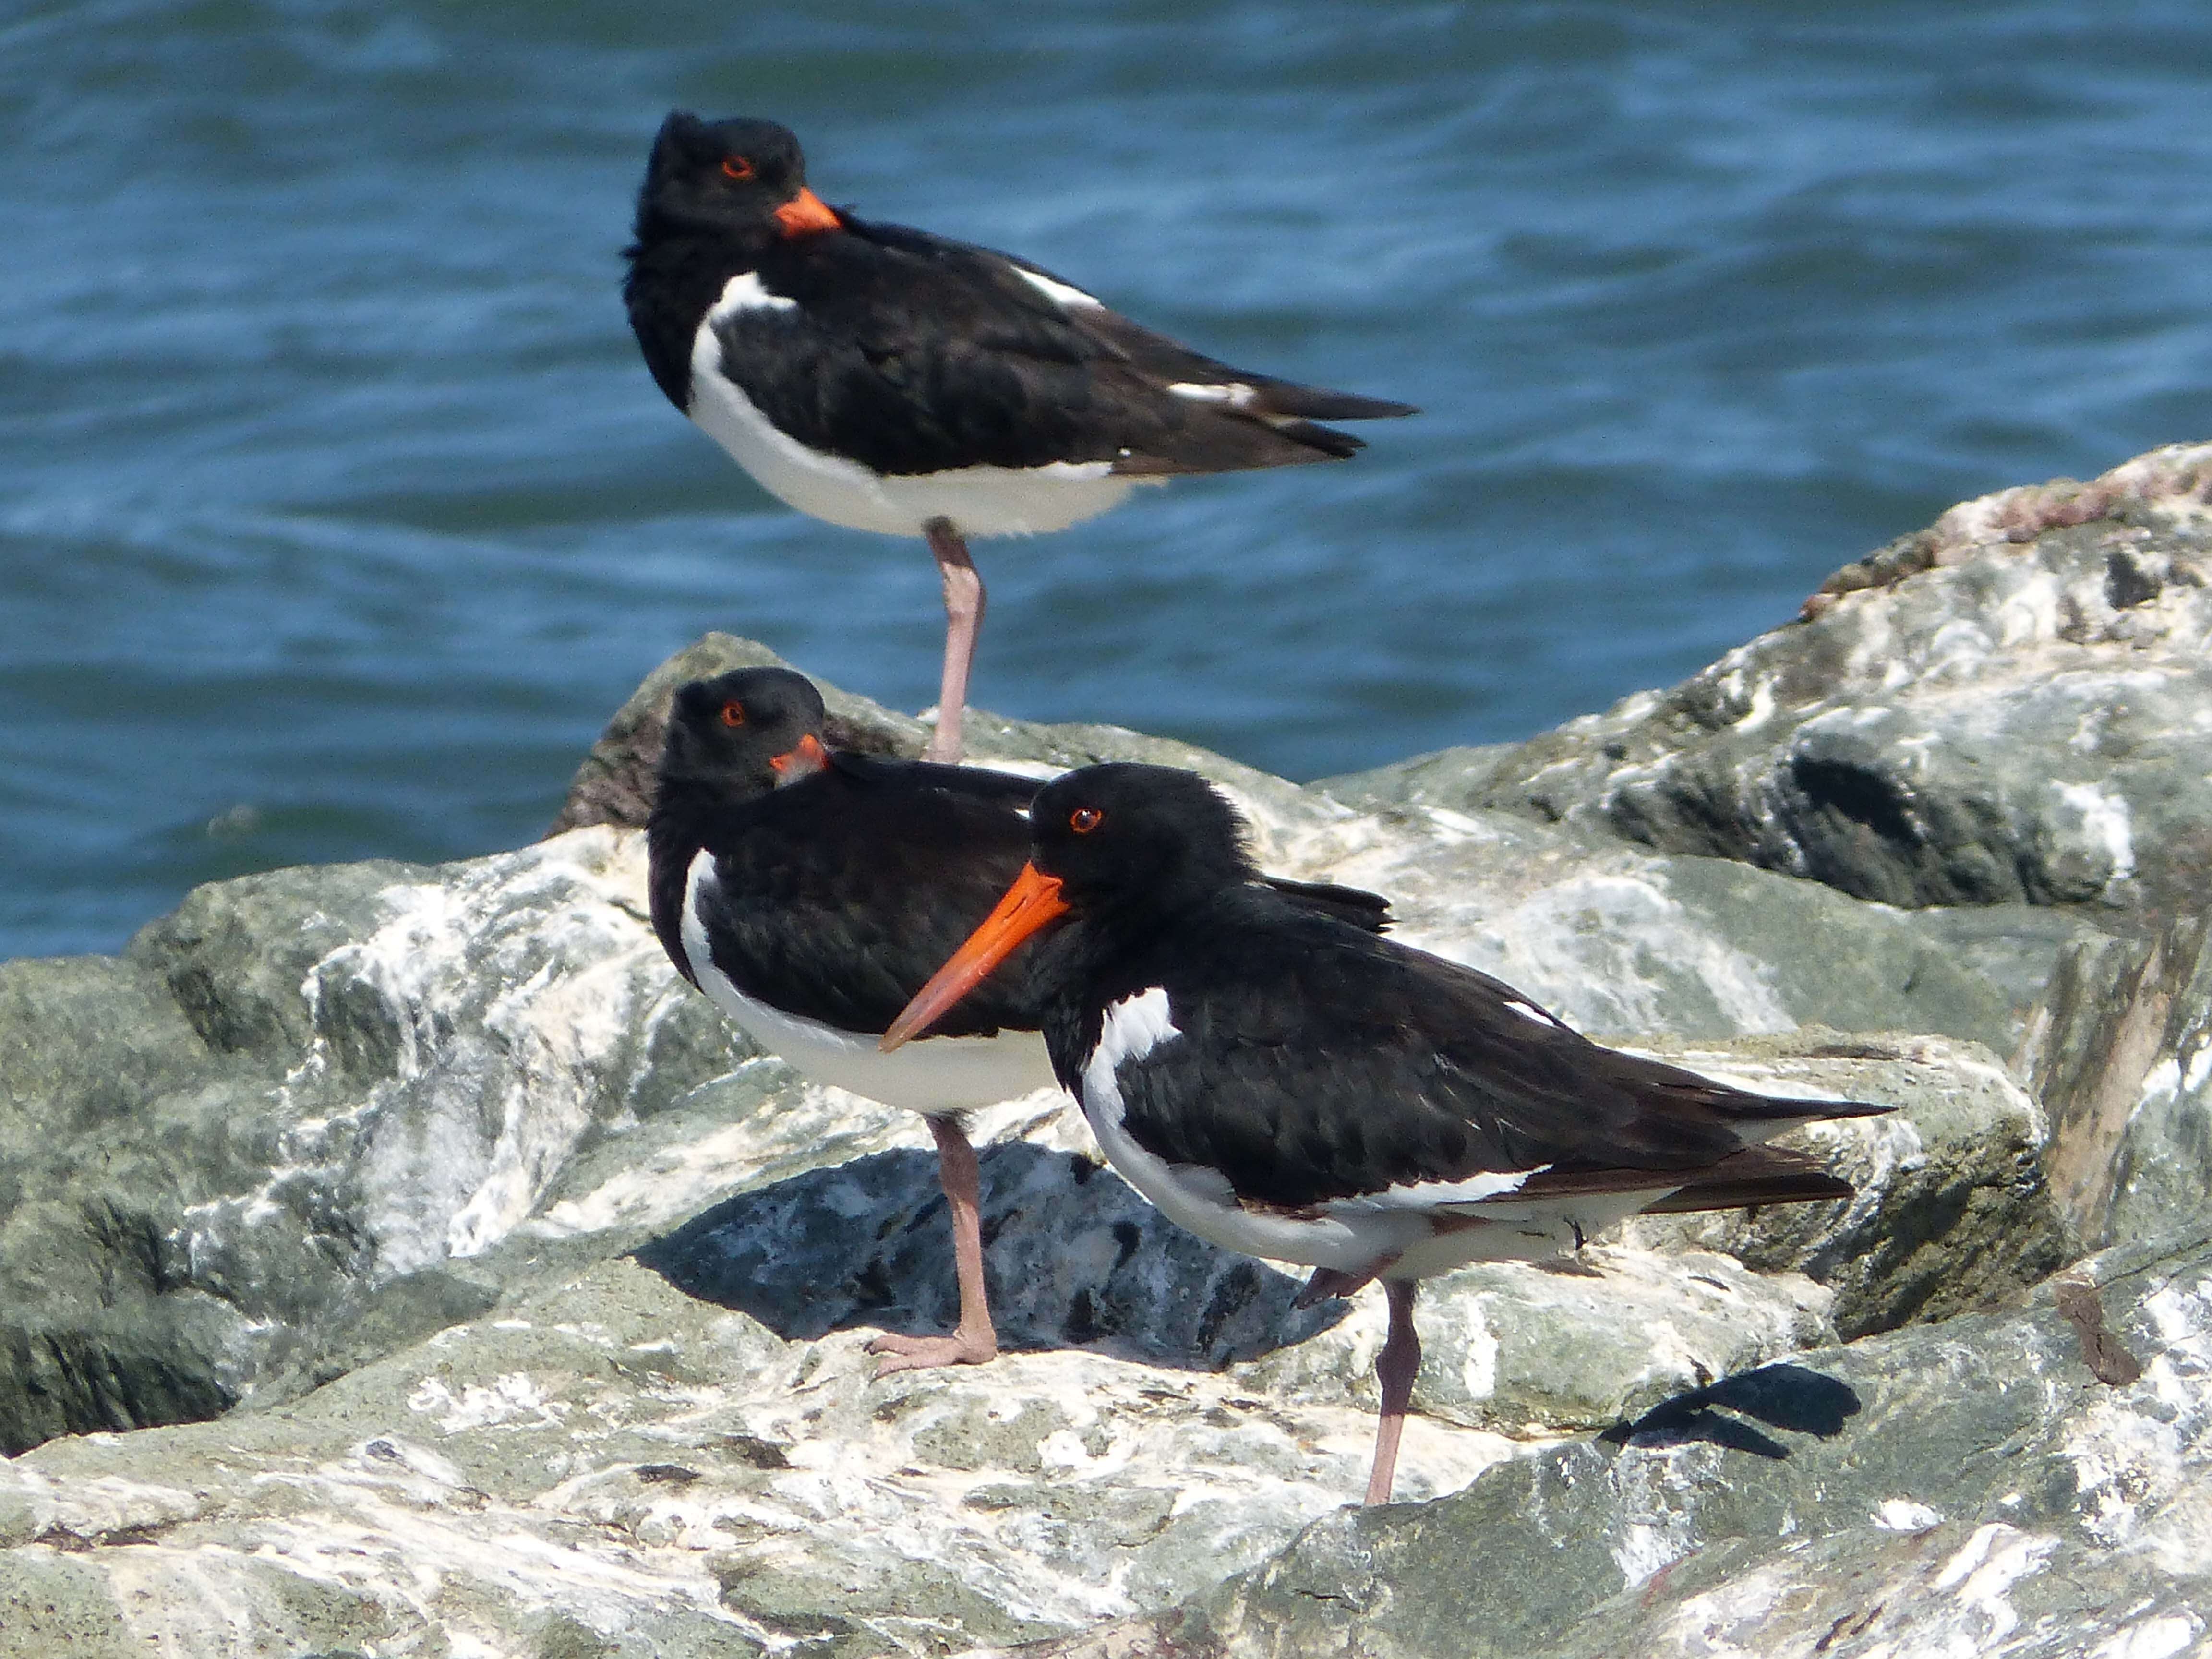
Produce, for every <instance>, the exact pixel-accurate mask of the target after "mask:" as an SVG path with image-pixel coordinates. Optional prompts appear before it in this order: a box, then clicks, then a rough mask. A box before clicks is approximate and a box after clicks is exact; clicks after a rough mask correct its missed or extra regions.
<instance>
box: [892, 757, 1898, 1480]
mask: <svg viewBox="0 0 2212 1659" xmlns="http://www.w3.org/2000/svg"><path fill="white" fill-rule="evenodd" d="M1030 836H1031V850H1030V864H1029V865H1028V866H1026V867H1025V868H1024V870H1023V872H1021V873H1020V874H1019V875H1018V877H1017V878H1015V880H1014V882H1013V884H1012V885H1011V886H1010V887H1009V889H1008V890H1007V893H1006V896H1005V897H1004V898H1003V899H1002V900H1001V901H1000V903H999V905H998V906H997V908H995V909H994V911H993V913H992V915H990V917H988V918H987V920H986V921H984V923H983V924H982V926H981V927H979V928H978V929H977V931H976V932H975V934H973V935H972V936H971V937H970V939H969V942H968V943H967V944H966V945H963V946H962V947H961V949H960V950H959V951H957V952H956V953H955V954H954V955H953V957H951V959H949V960H948V962H947V963H946V964H945V967H944V968H942V969H939V971H938V973H937V974H936V975H933V977H932V979H931V981H930V983H929V984H928V985H927V987H924V988H923V990H922V992H921V994H920V995H919V996H917V997H916V998H915V1000H914V1001H913V1002H912V1003H911V1004H909V1005H908V1007H907V1009H906V1010H905V1011H904V1012H902V1013H901V1014H900V1016H899V1018H897V1019H896V1021H895V1022H893V1024H892V1025H891V1027H890V1031H889V1032H888V1033H887V1034H886V1036H885V1039H884V1042H885V1046H886V1047H889V1048H896V1045H897V1044H898V1043H900V1042H903V1041H904V1040H905V1039H906V1038H907V1037H908V1036H911V1035H914V1034H915V1033H918V1032H921V1031H924V1030H928V1029H930V1024H931V1022H932V1021H933V1019H934V1018H937V1017H938V1015H939V1014H940V1013H942V1012H947V1011H949V1010H951V1009H954V1008H957V1006H958V1000H959V998H960V997H961V996H962V994H963V991H964V989H965V987H969V986H971V985H973V984H975V982H976V981H977V980H978V978H979V976H980V975H985V974H987V973H988V972H989V971H990V969H991V967H992V964H993V963H994V962H995V961H999V960H1001V959H1003V958H1004V957H1006V955H1007V954H1008V953H1009V952H1010V951H1015V950H1018V949H1020V948H1022V946H1023V945H1024V941H1025V940H1026V939H1029V938H1030V936H1031V935H1032V934H1033V933H1035V932H1036V931H1037V930H1038V929H1039V928H1041V927H1056V928H1057V932H1056V933H1055V934H1054V937H1053V939H1052V943H1051V945H1050V948H1049V951H1048V953H1047V954H1046V955H1044V956H1043V957H1040V958H1038V959H1036V962H1035V963H1034V964H1033V971H1034V972H1035V973H1036V975H1039V976H1040V977H1041V978H1042V981H1043V982H1044V984H1045V987H1046V994H1045V1008H1044V1036H1045V1046H1046V1048H1047V1049H1048V1051H1049V1053H1050V1055H1051V1058H1052V1065H1053V1070H1054V1074H1055V1075H1056V1076H1058V1078H1059V1079H1060V1082H1061V1083H1062V1084H1063V1085H1065V1086H1066V1087H1067V1088H1068V1089H1069V1090H1071V1091H1073V1092H1074V1094H1075V1096H1076V1097H1077V1098H1078V1099H1079V1101H1081V1103H1082V1104H1083V1110H1084V1115H1085V1117H1086V1118H1087V1119H1088V1120H1089V1121H1090V1123H1091V1128H1092V1130H1093V1132H1094V1133H1096V1134H1097V1136H1098V1139H1099V1143H1100V1145H1101V1146H1103V1148H1104V1149H1105V1151H1106V1152H1107V1155H1108V1156H1109V1158H1111V1159H1112V1160H1113V1162H1114V1164H1115V1167H1116V1168H1117V1169H1119V1170H1121V1173H1122V1174H1123V1175H1124V1176H1127V1178H1128V1180H1129V1181H1130V1182H1131V1184H1132V1185H1133V1186H1135V1187H1136V1188H1138V1190H1139V1191H1140V1192H1142V1193H1143V1194H1145V1195H1146V1197H1147V1198H1150V1199H1151V1200H1152V1201H1153V1202H1154V1203H1155V1204H1158V1206H1160V1207H1161V1208H1162V1209H1163V1210H1164V1211H1166V1212H1168V1213H1169V1214H1170V1216H1172V1217H1173V1218H1175V1219H1176V1220H1177V1221H1179V1222H1181V1223H1182V1225H1185V1226H1187V1227H1188V1228H1190V1229H1191V1230H1192V1231H1194V1232H1197V1233H1199V1234H1200V1235H1201V1236H1202V1237H1206V1238H1209V1239H1212V1241H1214V1242H1215V1243H1219V1244H1224V1245H1226V1246H1228V1247H1229V1248H1231V1249H1240V1250H1244V1251H1247V1252H1249V1253H1250V1254H1252V1255H1266V1256H1272V1257H1275V1258H1277V1259H1279V1260H1283V1261H1304V1262H1309V1263H1311V1264H1313V1266H1314V1268H1315V1273H1314V1275H1313V1278H1312V1279H1311V1280H1310V1282H1309V1284H1308V1285H1307V1291H1306V1297H1307V1298H1308V1299H1310V1298H1312V1297H1317V1296H1330V1295H1343V1294H1346V1293H1348V1292H1350V1291H1354V1290H1357V1289H1358V1288H1359V1287H1360V1286H1361V1285H1364V1284H1366V1283H1367V1282H1368V1281H1369V1280H1370V1279H1381V1280H1382V1281H1383V1290H1384V1292H1385V1295H1386V1297H1387V1298H1388V1301H1389V1319H1390V1323H1389V1335H1388V1336H1387V1338H1386V1340H1385V1341H1384V1343H1383V1350H1382V1352H1381V1354H1380V1355H1379V1356H1378V1358H1377V1359H1376V1375H1377V1376H1378V1378H1379V1379H1380V1381H1381V1383H1382V1389H1383V1411H1382V1414H1381V1419H1380V1421H1379V1424H1378V1426H1377V1430H1376V1449H1375V1462H1374V1466H1373V1468H1372V1471H1371V1473H1370V1477H1369V1480H1368V1486H1367V1499H1368V1501H1369V1502H1370V1503H1379V1502H1382V1501H1384V1500H1385V1499H1387V1498H1389V1494H1390V1490H1391V1480H1392V1474H1393V1471H1394V1469H1395V1465H1396V1459H1397V1449H1398V1442H1399V1437H1400V1434H1401V1430H1402V1428H1403V1425H1404V1419H1405V1415H1406V1411H1407V1403H1408V1401H1410V1399H1411V1397H1412V1391H1413V1378H1414V1376H1415V1374H1416V1372H1417V1371H1418V1370H1419V1364H1420V1342H1419V1337H1418V1336H1417V1334H1416V1333H1415V1331H1414V1328H1413V1286H1414V1285H1415V1283H1416V1282H1417V1281H1418V1280H1419V1279H1421V1278H1423V1277H1425V1276H1426V1275H1428V1274H1431V1273H1440V1272H1443V1271H1445V1270H1446V1269H1448V1268H1450V1267H1457V1266H1459V1265H1462V1263H1465V1262H1468V1261H1501V1260H1513V1259H1516V1258H1517V1259H1533V1258H1540V1257H1543V1256H1547V1255H1557V1254H1559V1253H1561V1252H1564V1251H1569V1250H1573V1249H1579V1248H1580V1247H1581V1245H1582V1244H1583V1243H1584V1242H1585V1240H1586V1239H1587V1237H1588V1236H1589V1232H1590V1231H1594V1230H1595V1229H1597V1228H1601V1227H1603V1226H1606V1225H1610V1224H1611V1223H1613V1222H1614V1221H1617V1220H1619V1219H1620V1218H1624V1217H1626V1216H1628V1215H1631V1214H1633V1213H1635V1212H1638V1211H1639V1210H1662V1211H1682V1210H1693V1209H1720V1208H1735V1207H1736V1206H1742V1205H1753V1204H1775V1203H1789V1202H1796V1201H1801V1200H1820V1199H1839V1198H1848V1197H1849V1196H1850V1192H1851V1188H1850V1184H1849V1183H1848V1182H1844V1181H1841V1180H1838V1179H1837V1178H1836V1177H1835V1176H1831V1175H1829V1174H1828V1173H1827V1172H1826V1170H1823V1169H1822V1168H1821V1167H1820V1164H1819V1162H1818V1160H1816V1159H1814V1158H1810V1157H1808V1156H1807V1155H1806V1154H1804V1153H1802V1152H1792V1151H1790V1150H1787V1149H1784V1148H1777V1147H1770V1146H1763V1145H1760V1144H1759V1143H1761V1142H1763V1141H1764V1140H1765V1139H1766V1138H1767V1137H1768V1136H1770V1135H1772V1134H1774V1133H1778V1132H1779V1131H1781V1130H1783V1129H1785V1128H1788V1127H1791V1126H1792V1125H1794V1124H1797V1123H1802V1122H1807V1121H1812V1120H1814V1119H1820V1118H1841V1117H1859V1116H1866V1115H1872V1114H1875V1113H1878V1112H1881V1111H1885V1110H1887V1108H1885V1107H1881V1106H1872V1105H1866V1104H1862V1103H1857V1102H1852V1101H1835V1100H1802V1099H1801V1100H1790V1099H1776V1098H1772V1097H1767V1096H1764V1095H1757V1094H1752V1093H1750V1092H1748V1091H1744V1090H1741V1089H1736V1088H1732V1087H1730V1086H1729V1085H1726V1084H1723V1083H1717V1082H1715V1081H1714V1080H1712V1079H1710V1078H1703V1077H1699V1076H1698V1075H1697V1074H1696V1073H1692V1072H1687V1071H1685V1070H1683V1069H1682V1068H1680V1066H1668V1065H1665V1064H1663V1063H1662V1062H1660V1061H1657V1060H1647V1059H1644V1058H1643V1057H1641V1056H1639V1055H1636V1054H1624V1053H1622V1052H1620V1051H1619V1050H1617V1049H1611V1048H1604V1047H1602V1046H1601V1045H1600V1044H1597V1043H1595V1042H1590V1041H1589V1039H1588V1038H1586V1037H1583V1036H1580V1035H1579V1034H1577V1032H1575V1031H1573V1030H1570V1029H1569V1028H1568V1027H1567V1026H1566V1025H1565V1024H1563V1023H1562V1022H1561V1021H1559V1019H1557V1018H1554V1017H1553V1015H1551V1014H1550V1013H1548V1012H1546V1011H1545V1010H1544V1009H1542V1008H1541V1007H1539V1006H1537V1005H1536V1004H1535V1003H1534V1002H1532V1001H1530V1000H1528V998H1526V997H1524V996H1522V994H1520V993H1519V992H1517V991H1516V990H1515V989H1514V988H1513V987H1511V986H1510V985H1507V984H1504V982H1503V981H1498V980H1496V979H1492V977H1490V976H1489V975H1486V974H1482V973H1478V972H1476V971H1475V970H1474V969H1470V968H1466V967H1462V966H1461V965H1460V964H1458V963H1452V962H1448V961H1446V960H1445V959H1443V957H1436V956H1431V955H1430V954H1429V953H1428V952H1426V951H1417V950H1413V949H1412V948H1410V947H1408V946H1406V945H1400V944H1397V943H1395V942H1394V941H1392V940H1389V939H1379V938H1376V936H1375V935H1374V934H1372V933H1367V932H1364V931H1362V930H1360V929H1358V928H1356V927H1346V926H1344V925H1343V924H1342V923H1341V922H1340V921H1337V920H1336V919H1334V918H1333V917H1331V916H1328V915H1320V914H1316V913H1315V912H1313V911H1312V910H1310V909H1305V908H1300V907H1298V906H1296V905H1293V904H1290V903H1286V902H1285V901H1284V900H1283V898H1282V897H1281V896H1279V895H1278V894H1276V893H1274V892H1272V891H1270V890H1268V889H1267V888H1265V887H1264V886H1261V885H1257V884H1255V883H1254V881H1253V879H1252V875H1253V869H1252V862H1251V860H1250V857H1249V854H1247V852H1246V850H1245V845H1244V836H1243V823H1242V821H1241V820H1240V819H1239V818H1238V817H1237V813H1236V811H1235V810H1234V808H1232V807H1231V805H1229V803H1228V802H1227V801H1226V800H1225V799H1223V798H1222V797H1221V796H1220V795H1219V794H1218V793H1217V792H1216V791H1215V790H1214V789H1213V788H1212V787H1211V786H1210V785H1208V784H1207V783H1206V781H1205V780H1204V779H1202V778H1199V777H1196V776H1194V775H1192V774H1190V773H1188V772H1178V771H1174V770H1171V769H1168V768H1165V767H1157V766H1132V765H1108V766H1094V767H1088V768H1085V769H1083V770H1081V771H1079V772H1073V773H1070V774H1068V775H1066V776H1064V777H1061V778H1059V779H1057V780H1055V781H1053V782H1052V783H1050V784H1048V785H1047V786H1045V787H1044V788H1042V789H1041V790H1039V791H1038V792H1037V794H1036V799H1034V800H1033V801H1032V802H1031V803H1030Z"/></svg>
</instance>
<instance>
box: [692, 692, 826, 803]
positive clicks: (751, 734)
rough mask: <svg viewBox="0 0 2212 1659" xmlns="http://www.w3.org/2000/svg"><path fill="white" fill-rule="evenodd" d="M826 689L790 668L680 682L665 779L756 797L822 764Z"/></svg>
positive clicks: (722, 793) (734, 795)
mask: <svg viewBox="0 0 2212 1659" xmlns="http://www.w3.org/2000/svg"><path fill="white" fill-rule="evenodd" d="M823 718H824V710H823V706H822V694H821V693H820V692H819V691H817V690H815V689H814V684H813V682H812V681H811V680H809V679H808V678H806V677H805V675H804V674H796V673H793V671H791V670H790V669H788V668H740V669H738V670H737V671H735V672H732V673H728V674H718V675H716V676H715V677H714V678H713V679H711V680H693V681H691V682H690V683H689V684H685V685H681V686H678V688H677V691H676V696H675V697H674V699H673V700H672V701H671V702H670V704H669V708H668V729H667V732H666V733H665V736H664V737H663V738H662V739H661V745H660V767H659V781H660V793H661V794H662V796H663V797H664V798H665V796H666V795H667V794H668V793H669V792H670V790H671V787H673V786H692V787H697V786H701V785H704V786H706V787H708V788H710V789H712V790H713V791H714V793H715V795H716V796H717V797H718V798H720V799H725V800H732V799H734V800H751V799H756V798H757V797H759V796H762V795H765V794H767V793H769V791H770V790H771V789H774V788H775V787H776V786H777V785H778V784H781V783H792V782H796V781H798V779H799V778H800V777H803V776H805V775H807V774H808V773H810V772H813V771H818V770H820V769H821V764H822V757H823V750H822V726H823Z"/></svg>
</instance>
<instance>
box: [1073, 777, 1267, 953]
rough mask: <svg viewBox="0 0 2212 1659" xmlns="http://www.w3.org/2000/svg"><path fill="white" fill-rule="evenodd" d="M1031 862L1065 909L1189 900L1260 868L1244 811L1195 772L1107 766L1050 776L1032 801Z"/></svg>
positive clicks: (1132, 907)
mask: <svg viewBox="0 0 2212 1659" xmlns="http://www.w3.org/2000/svg"><path fill="white" fill-rule="evenodd" d="M1030 835H1031V836H1032V837H1033V838H1034V842H1035V848H1034V851H1033V853H1032V854H1031V857H1030V862H1031V863H1033V864H1035V865H1036V867H1037V869H1038V870H1039V871H1040V872H1042V873H1043V874H1045V875H1048V876H1054V877H1057V878H1059V880H1060V884H1061V891H1062V893H1063V895H1064V896H1065V897H1066V901H1067V905H1068V908H1070V909H1072V910H1073V911H1075V912H1076V913H1077V914H1078V915H1081V914H1083V913H1085V912H1086V911H1097V910H1101V909H1109V908H1110V909H1112V910H1115V911H1119V912H1122V913H1128V912H1132V911H1142V910H1149V909H1155V908H1171V907H1174V906H1177V905H1182V904H1187V903H1189V902H1193V901H1194V900H1197V899H1199V898H1202V897H1204V896H1206V895H1207V894H1209V893H1212V892H1214V891H1216V890H1219V889H1221V888H1224V887H1230V886H1234V885H1236V884H1238V883H1241V882H1247V881H1250V880H1252V879H1253V878H1255V876H1256V875H1257V874H1258V873H1259V872H1258V870H1257V868H1256V867H1255V866H1254V864H1253V862H1252V855H1251V854H1250V853H1249V852H1248V851H1247V850H1246V848H1245V844H1244V843H1245V825H1244V819H1243V816H1242V815H1241V814H1240V813H1239V812H1238V811H1237V809H1236V808H1235V807H1234V806H1232V805H1230V804H1229V801H1228V799H1227V798H1226V797H1225V796H1224V795H1223V794H1222V793H1221V792H1220V791H1219V790H1218V789H1216V788H1215V787H1213V786H1212V784H1210V783H1208V782H1207V781H1206V780H1205V779H1204V778H1201V777H1200V776H1199V775H1197V774H1196V773H1195V772H1184V771H1180V770H1178V769H1176V768H1174V767H1171V766H1140V765H1137V764H1134V763H1129V762H1114V763H1109V764H1107V765H1104V766H1086V767H1084V768H1083V769H1081V770H1079V771H1075V772H1070V773H1068V774H1066V775H1065V776H1063V777H1059V778H1055V779H1054V780H1053V781H1051V782H1050V783H1048V784H1047V785H1046V786H1045V787H1043V788H1042V789H1040V790H1039V791H1038V792H1037V794H1036V800H1035V801H1033V802H1032V803H1031V804H1030Z"/></svg>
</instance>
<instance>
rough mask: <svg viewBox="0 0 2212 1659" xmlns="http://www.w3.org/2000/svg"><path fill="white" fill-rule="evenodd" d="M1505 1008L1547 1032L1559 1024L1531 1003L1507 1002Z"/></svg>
mask: <svg viewBox="0 0 2212 1659" xmlns="http://www.w3.org/2000/svg"><path fill="white" fill-rule="evenodd" d="M1505 1006H1507V1007H1508V1008H1510V1009H1511V1010H1512V1011H1513V1012H1515V1013H1516V1014H1518V1015H1520V1016H1521V1018H1523V1019H1525V1020H1528V1021H1530V1022H1531V1023H1533V1024H1537V1025H1541V1026H1543V1027H1544V1028H1545V1029H1546V1030H1550V1029H1552V1028H1553V1027H1554V1026H1557V1025H1559V1021H1558V1020H1556V1019H1553V1018H1552V1017H1551V1016H1550V1015H1549V1014H1547V1013H1546V1012H1544V1011H1543V1010H1542V1009H1541V1008H1539V1007H1538V1006H1536V1005H1535V1004H1534V1003H1533V1002H1521V1001H1517V1000H1516V1001H1511V1002H1508V1003H1507V1004H1506V1005H1505Z"/></svg>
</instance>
